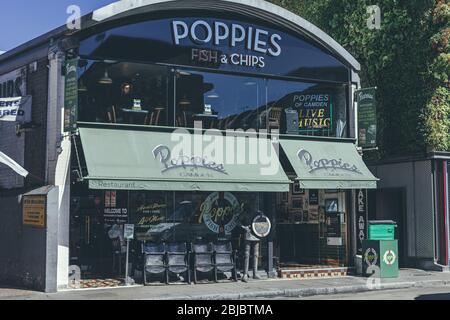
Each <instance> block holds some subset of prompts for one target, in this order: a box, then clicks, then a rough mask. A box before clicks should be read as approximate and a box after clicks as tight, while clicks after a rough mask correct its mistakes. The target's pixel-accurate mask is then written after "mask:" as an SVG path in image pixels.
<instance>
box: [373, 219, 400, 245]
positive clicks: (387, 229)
mask: <svg viewBox="0 0 450 320" xmlns="http://www.w3.org/2000/svg"><path fill="white" fill-rule="evenodd" d="M396 227H397V223H395V221H392V220H379V221H369V238H368V239H369V240H394V239H395V228H396Z"/></svg>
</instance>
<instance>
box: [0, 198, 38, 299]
mask: <svg viewBox="0 0 450 320" xmlns="http://www.w3.org/2000/svg"><path fill="white" fill-rule="evenodd" d="M0 200H1V209H0V283H2V284H7V285H14V286H20V287H25V288H30V289H34V290H40V291H45V268H46V262H45V261H46V259H45V250H46V235H45V232H44V231H43V230H42V229H32V228H27V227H23V225H22V205H21V200H22V196H21V194H18V192H17V191H13V192H8V194H4V193H3V195H2V197H1V198H0Z"/></svg>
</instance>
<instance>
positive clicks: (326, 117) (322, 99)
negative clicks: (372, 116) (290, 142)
mask: <svg viewBox="0 0 450 320" xmlns="http://www.w3.org/2000/svg"><path fill="white" fill-rule="evenodd" d="M346 92H347V90H346V87H345V86H343V85H334V84H317V83H307V82H295V81H285V80H272V79H271V80H268V86H267V95H268V103H267V106H268V112H269V120H268V126H269V129H273V128H276V127H277V126H280V125H281V133H288V134H301V135H308V136H329V137H346V132H347V130H346V128H347V95H346ZM280 113H281V115H280ZM280 119H281V120H280ZM279 122H281V123H279Z"/></svg>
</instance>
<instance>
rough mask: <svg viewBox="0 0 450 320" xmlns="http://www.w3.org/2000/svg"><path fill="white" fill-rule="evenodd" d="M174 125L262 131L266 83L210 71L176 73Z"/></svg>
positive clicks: (264, 121)
mask: <svg viewBox="0 0 450 320" xmlns="http://www.w3.org/2000/svg"><path fill="white" fill-rule="evenodd" d="M176 88H177V89H176V101H177V106H176V125H177V126H178V127H191V128H192V127H193V126H194V121H199V122H201V123H202V126H203V128H204V129H220V130H226V129H243V130H247V129H256V130H258V129H264V128H266V115H267V110H266V81H265V80H264V79H260V78H252V77H244V76H233V75H225V74H220V73H211V72H194V71H190V70H189V71H187V70H184V71H180V70H178V71H177V74H176Z"/></svg>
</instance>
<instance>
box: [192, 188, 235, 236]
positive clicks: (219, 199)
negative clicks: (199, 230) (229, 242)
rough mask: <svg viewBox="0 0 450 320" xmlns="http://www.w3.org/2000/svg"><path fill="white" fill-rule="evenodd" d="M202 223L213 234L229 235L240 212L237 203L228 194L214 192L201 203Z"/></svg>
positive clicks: (230, 194)
mask: <svg viewBox="0 0 450 320" xmlns="http://www.w3.org/2000/svg"><path fill="white" fill-rule="evenodd" d="M200 211H201V214H202V217H203V222H204V223H205V225H206V226H207V227H208V229H209V230H211V231H212V232H214V233H225V234H227V235H229V234H231V231H233V229H234V228H236V226H237V225H238V222H239V216H240V214H241V212H242V209H241V206H240V204H239V201H238V200H237V199H236V197H235V196H234V195H233V194H232V193H230V192H223V193H222V192H220V193H219V192H214V193H212V194H210V195H209V196H208V197H207V198H206V200H205V202H203V203H202V205H201V207H200Z"/></svg>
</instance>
